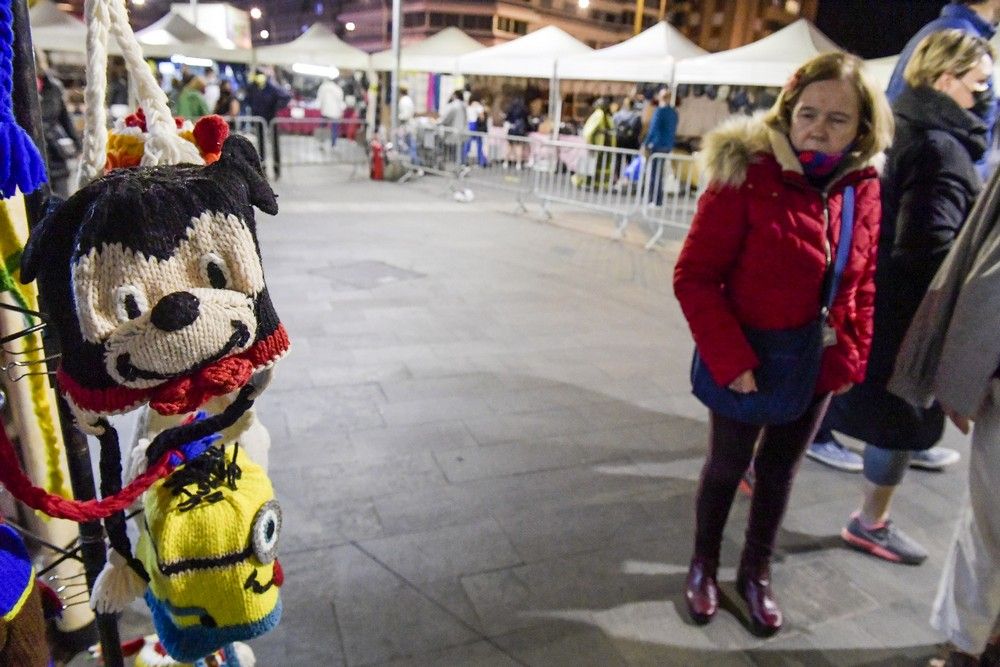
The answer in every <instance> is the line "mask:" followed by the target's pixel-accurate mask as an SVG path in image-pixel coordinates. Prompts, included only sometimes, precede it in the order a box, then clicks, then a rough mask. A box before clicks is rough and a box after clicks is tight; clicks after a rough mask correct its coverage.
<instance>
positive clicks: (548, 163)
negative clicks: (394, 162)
mask: <svg viewBox="0 0 1000 667" xmlns="http://www.w3.org/2000/svg"><path fill="white" fill-rule="evenodd" d="M394 144H395V157H396V159H398V160H400V161H401V163H402V165H403V166H404V167H405V168H406V170H407V173H406V174H405V175H404V177H403V178H401V179H400V181H401V182H404V181H406V180H409V179H412V178H414V177H417V176H421V175H423V174H425V173H430V174H437V175H440V176H446V177H449V178H450V179H452V180H451V181H449V187H451V188H452V189H458V188H464V187H465V186H466V185H473V186H480V187H486V188H492V189H496V190H500V191H503V192H509V193H511V194H513V195H514V197H515V198H516V201H517V205H518V207H519V210H521V211H522V212H523V211H526V210H527V208H526V206H525V201H526V199H527V198H528V197H529V196H533V197H535V198H537V199H538V200H539V201H541V204H542V212H543V213H544V214H545V215H546V216H547V217H548V218H551V217H552V214H551V211H550V205H551V204H553V203H558V204H564V205H567V206H575V207H579V208H583V209H588V210H592V211H599V212H603V213H608V214H611V215H612V216H614V218H615V219H616V220H617V226H616V228H615V236H616V237H621V236H622V235H623V234H624V232H625V229H626V228H627V227H628V224H629V222H630V221H631V219H632V218H634V217H635V216H639V217H640V218H641V220H642V221H643V222H644V223H646V224H647V225H648V226H649V227H650V229H651V237H650V239H649V241H648V242H647V243H646V248H647V249H651V248H653V247H654V246H655V245H656V244H657V243H658V242H659V241H660V239H661V238H662V237H663V234H664V231H665V230H666V228H668V227H673V228H678V229H684V230H686V229H687V228H688V227H689V226H690V224H691V218H692V217H693V216H694V212H695V208H696V206H697V201H698V197H699V196H700V194H701V189H700V188H701V187H703V184H702V180H703V179H701V178H700V174H699V171H698V167H697V165H696V160H695V157H694V156H691V155H677V154H673V153H670V154H665V153H657V154H654V155H652V156H649V157H648V158H642V157H641V156H640V154H639V151H636V150H630V149H622V148H611V147H604V146H593V145H587V144H582V143H574V142H566V141H549V140H544V139H538V138H530V137H515V136H508V135H497V134H488V133H485V132H470V131H461V132H458V131H455V130H452V129H450V128H443V127H439V126H436V125H431V124H420V125H416V126H411V127H404V128H400V130H399V132H398V134H397V135H396V141H395V142H394ZM658 184H659V185H658Z"/></svg>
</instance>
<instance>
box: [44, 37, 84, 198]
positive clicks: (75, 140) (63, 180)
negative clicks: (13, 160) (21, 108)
mask: <svg viewBox="0 0 1000 667" xmlns="http://www.w3.org/2000/svg"><path fill="white" fill-rule="evenodd" d="M35 63H36V65H35V72H36V76H37V84H38V101H39V106H40V107H41V115H42V132H43V135H44V137H45V155H46V158H47V160H48V174H49V184H50V185H51V187H52V193H53V194H54V195H56V196H57V197H62V198H63V199H65V198H67V197H69V195H70V186H69V176H70V162H71V161H72V160H73V158H75V157H76V156H77V155H79V153H80V148H81V144H80V137H79V136H78V135H77V133H76V128H75V127H74V126H73V119H72V118H71V117H70V115H69V111H68V110H67V109H66V102H65V98H64V92H63V87H62V84H60V83H59V81H58V79H56V78H55V77H54V76H52V74H50V73H49V71H48V62H47V61H46V60H45V58H44V55H43V54H42V52H41V51H38V52H36V56H35Z"/></svg>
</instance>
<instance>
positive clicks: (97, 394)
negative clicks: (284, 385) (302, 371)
mask: <svg viewBox="0 0 1000 667" xmlns="http://www.w3.org/2000/svg"><path fill="white" fill-rule="evenodd" d="M290 345H291V343H290V341H289V340H288V333H287V332H286V331H285V327H284V326H283V325H281V324H279V325H278V328H277V329H275V330H274V332H273V333H272V334H271V335H270V336H268V337H267V338H265V339H263V340H260V341H257V343H255V344H254V345H253V347H251V348H250V349H249V350H247V351H246V352H243V353H241V354H237V355H234V356H232V357H226V358H224V359H220V360H219V361H217V362H215V363H214V364H210V365H209V366H206V367H205V368H202V369H199V370H198V371H197V372H195V373H193V374H191V375H188V376H184V377H181V378H175V379H174V380H171V381H169V382H166V383H164V384H161V385H158V386H156V387H151V388H149V389H132V388H130V387H121V386H116V387H108V388H106V389H93V388H90V387H85V386H83V385H81V384H80V383H79V382H77V381H76V379H74V378H73V377H72V376H70V375H69V374H68V373H66V372H65V371H64V370H63V368H62V367H60V368H59V370H58V371H57V379H58V381H59V388H60V389H61V390H62V392H63V393H64V394H66V395H67V396H69V397H70V399H72V401H73V403H74V404H75V405H77V406H78V407H80V408H82V409H84V410H87V411H90V412H95V413H97V414H117V413H120V412H127V411H129V410H133V409H135V408H137V407H139V406H140V405H142V404H143V403H145V402H147V401H149V403H150V405H151V406H152V407H153V409H154V410H156V411H157V412H159V413H160V414H180V413H182V412H191V411H192V410H196V409H197V408H198V407H200V406H201V405H202V404H204V403H205V402H206V401H208V400H209V399H212V398H214V397H216V396H223V395H225V394H228V393H229V392H231V391H233V390H235V389H238V388H239V387H241V386H242V385H244V384H246V383H247V381H248V380H249V379H250V375H252V374H253V371H255V370H258V369H260V368H263V367H264V366H267V365H268V364H270V363H273V362H275V361H277V360H278V359H280V358H281V356H282V355H283V354H284V353H285V352H286V351H287V350H288V348H289V346H290ZM246 362H249V369H250V370H249V372H247V366H246V365H245V363H246Z"/></svg>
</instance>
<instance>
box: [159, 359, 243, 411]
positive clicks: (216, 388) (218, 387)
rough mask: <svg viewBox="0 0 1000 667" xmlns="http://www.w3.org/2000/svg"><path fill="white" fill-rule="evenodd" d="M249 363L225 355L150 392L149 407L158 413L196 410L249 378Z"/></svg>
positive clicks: (235, 388) (239, 385)
mask: <svg viewBox="0 0 1000 667" xmlns="http://www.w3.org/2000/svg"><path fill="white" fill-rule="evenodd" d="M251 375H253V364H251V363H250V362H249V361H247V360H246V359H241V358H240V357H226V358H225V359H220V360H219V361H217V362H216V363H214V364H212V365H210V366H206V367H205V368H203V369H201V371H199V372H197V373H193V374H191V375H186V376H184V377H182V378H177V379H176V380H171V381H169V382H167V383H166V384H163V385H160V386H159V387H156V388H155V389H153V391H152V397H151V398H150V401H149V407H151V408H153V409H154V410H156V411H157V412H159V413H160V414H161V415H179V414H181V413H182V412H191V411H192V410H197V409H198V406H200V405H201V404H202V403H205V402H206V401H208V400H209V399H211V398H213V397H215V396H222V395H224V394H228V393H229V392H231V391H235V390H237V389H239V388H240V387H242V386H243V385H245V384H246V383H247V382H249V381H250V376H251Z"/></svg>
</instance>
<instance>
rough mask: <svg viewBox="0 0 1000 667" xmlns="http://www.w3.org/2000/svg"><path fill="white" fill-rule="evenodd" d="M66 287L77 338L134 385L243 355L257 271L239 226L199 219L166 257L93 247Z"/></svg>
mask: <svg viewBox="0 0 1000 667" xmlns="http://www.w3.org/2000/svg"><path fill="white" fill-rule="evenodd" d="M72 281H73V292H74V296H75V300H76V308H77V315H78V317H79V321H80V329H81V332H82V334H83V337H84V339H85V340H87V341H89V342H91V343H97V344H101V345H103V346H104V349H105V364H106V366H107V369H108V373H109V374H110V375H111V377H112V378H114V379H115V380H116V381H117V382H119V383H121V384H122V385H124V386H127V387H136V388H140V387H150V386H155V385H157V384H161V383H162V382H163V381H164V380H167V379H170V378H173V377H178V376H182V375H186V374H188V373H189V372H191V371H192V370H194V369H196V368H197V367H199V366H201V365H202V364H204V363H206V362H210V361H215V360H217V359H221V358H223V357H226V356H229V355H231V354H236V353H239V352H242V351H244V350H246V349H247V348H249V347H250V346H251V345H252V344H253V342H254V335H255V333H256V331H257V318H256V317H255V315H254V312H255V311H254V305H255V302H256V299H257V297H258V295H259V294H260V293H261V291H262V290H263V289H264V272H263V269H262V267H261V265H260V258H259V256H258V255H257V249H256V246H255V244H254V240H253V236H252V235H251V233H250V230H249V229H248V228H247V226H246V225H245V224H244V223H243V222H242V221H241V220H240V219H239V218H237V217H236V216H234V215H225V214H222V213H208V212H206V213H203V214H202V215H201V217H199V218H196V219H194V220H193V221H192V225H191V227H190V228H189V229H188V235H187V237H186V238H185V239H183V240H182V241H181V242H180V243H179V244H178V245H177V248H176V249H175V251H174V253H173V254H172V255H171V256H170V257H169V258H167V259H158V258H156V257H147V256H144V255H141V254H139V253H137V252H135V251H134V250H132V249H130V248H127V247H124V246H122V244H120V243H113V244H108V245H103V246H101V247H100V248H95V249H93V250H91V251H90V252H89V253H87V254H86V255H84V256H83V257H81V258H80V259H79V260H78V261H77V262H76V264H74V266H73V277H72ZM158 305H159V306H160V308H159V309H157V306H158Z"/></svg>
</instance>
